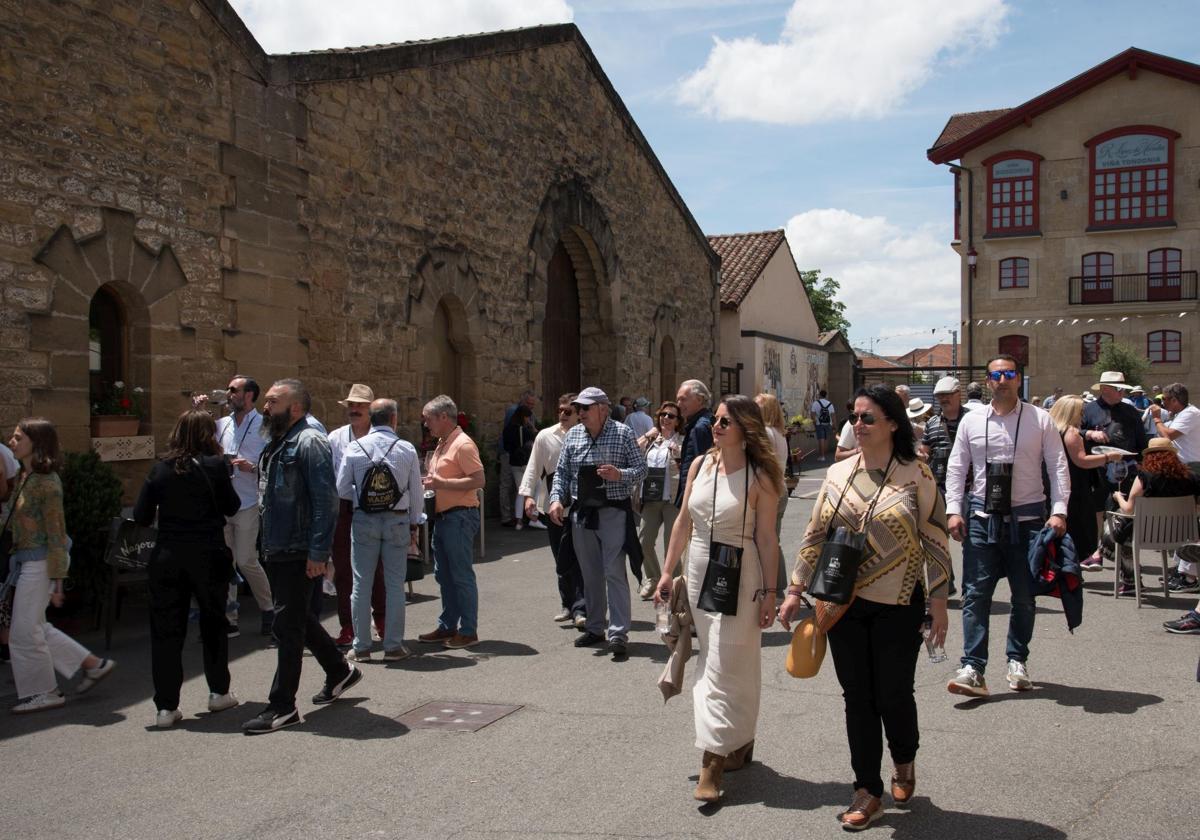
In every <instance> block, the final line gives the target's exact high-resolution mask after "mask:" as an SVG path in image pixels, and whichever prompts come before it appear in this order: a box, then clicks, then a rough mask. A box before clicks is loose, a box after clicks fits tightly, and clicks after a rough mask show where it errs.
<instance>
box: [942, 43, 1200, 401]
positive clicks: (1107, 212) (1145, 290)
mask: <svg viewBox="0 0 1200 840" xmlns="http://www.w3.org/2000/svg"><path fill="white" fill-rule="evenodd" d="M1198 94H1200V65H1195V64H1189V63H1187V62H1184V61H1178V60H1176V59H1173V58H1168V57H1166V56H1162V55H1157V54H1155V53H1150V52H1146V51H1144V50H1139V49H1130V50H1127V51H1125V52H1123V53H1121V54H1119V55H1117V56H1114V57H1113V58H1111V59H1109V60H1108V61H1105V62H1104V63H1102V64H1099V65H1097V66H1096V67H1093V68H1092V69H1090V70H1088V71H1086V72H1085V73H1083V74H1081V75H1079V76H1076V77H1075V78H1074V79H1071V80H1069V81H1067V82H1064V83H1062V84H1061V85H1059V86H1058V87H1056V88H1053V89H1052V90H1049V91H1047V92H1046V93H1043V94H1041V95H1040V96H1037V97H1035V98H1033V99H1031V100H1029V101H1028V102H1026V103H1024V104H1023V105H1020V106H1018V107H1016V108H1011V109H1001V110H995V111H983V112H975V113H967V114H955V115H954V116H952V117H951V118H950V120H949V121H948V122H947V124H946V127H945V128H944V129H943V131H942V133H941V135H940V136H939V137H938V139H937V141H936V142H935V143H934V145H933V148H932V149H930V150H929V152H928V157H929V160H931V161H932V162H934V163H938V164H951V169H952V171H953V172H954V178H955V185H956V190H955V196H956V199H955V227H954V230H955V242H954V248H955V250H957V251H958V253H959V254H960V256H961V257H962V275H961V276H962V330H963V332H962V335H963V337H964V338H965V346H964V352H965V356H966V360H965V361H966V363H967V364H975V365H981V364H983V363H984V362H986V361H987V359H988V357H989V356H991V355H993V354H995V353H997V352H1006V353H1011V354H1012V355H1013V356H1015V357H1017V358H1018V359H1019V360H1021V362H1022V363H1023V364H1024V365H1025V370H1026V379H1027V387H1028V391H1029V394H1030V395H1032V394H1047V393H1050V392H1051V391H1052V390H1053V389H1054V388H1055V386H1062V387H1064V388H1065V389H1066V390H1067V391H1072V392H1079V391H1082V390H1084V389H1086V388H1088V387H1090V386H1091V385H1092V384H1093V383H1094V382H1095V381H1096V379H1095V375H1094V373H1093V364H1094V362H1095V360H1096V354H1097V353H1098V352H1099V349H1100V348H1101V347H1102V346H1103V345H1104V344H1105V343H1106V342H1109V341H1114V340H1116V341H1120V342H1123V343H1126V344H1129V345H1132V346H1133V347H1134V348H1136V349H1138V350H1140V351H1141V352H1142V353H1144V354H1145V355H1146V356H1147V357H1148V358H1149V359H1150V361H1151V363H1152V365H1151V373H1150V379H1151V381H1149V382H1146V383H1144V384H1145V386H1146V387H1149V386H1150V385H1151V384H1162V385H1165V384H1167V383H1169V382H1172V381H1175V380H1181V381H1183V382H1191V383H1193V384H1194V383H1195V378H1194V375H1195V374H1196V373H1197V372H1200V343H1198V342H1197V340H1196V335H1197V321H1196V315H1197V306H1196V299H1197V280H1196V278H1197V265H1200V192H1198V191H1197V187H1196V184H1197V176H1198V173H1200V109H1197V107H1196V102H1197V95H1198ZM955 161H957V165H954V163H953V162H955Z"/></svg>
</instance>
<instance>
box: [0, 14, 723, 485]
mask: <svg viewBox="0 0 1200 840" xmlns="http://www.w3.org/2000/svg"><path fill="white" fill-rule="evenodd" d="M0 37H2V38H3V42H4V44H5V47H6V48H5V50H3V51H0V290H2V297H0V348H2V350H3V352H2V353H0V426H3V427H6V428H7V427H11V425H12V424H13V423H14V422H15V421H16V420H17V419H19V418H20V417H22V416H24V415H27V414H29V413H38V414H45V415H47V416H49V417H51V418H52V419H54V420H55V421H56V422H57V423H58V424H59V426H60V429H61V430H62V434H63V439H64V444H65V445H66V446H67V448H70V449H83V448H86V447H87V446H88V435H89V433H88V429H87V422H88V363H87V351H88V347H87V339H88V332H87V318H88V306H89V302H90V300H91V297H92V295H93V294H94V293H95V292H96V290H97V289H98V288H99V287H101V286H108V288H109V289H111V290H112V291H113V292H114V294H115V295H116V296H117V297H118V299H119V300H120V302H121V304H122V307H123V308H124V310H125V313H126V319H127V322H128V328H129V329H128V334H129V346H128V348H127V364H126V378H127V379H128V380H129V384H131V385H141V386H143V387H146V388H148V390H149V395H150V398H149V403H150V406H149V416H148V417H147V418H146V421H145V422H144V423H143V427H142V433H143V434H153V435H155V437H156V439H157V440H158V441H159V442H160V444H161V442H162V441H164V440H165V436H166V433H167V432H168V431H169V429H170V426H171V424H172V423H173V421H174V418H175V417H176V416H177V414H178V412H179V411H180V410H181V409H182V408H183V407H184V406H185V405H186V403H187V400H186V395H187V394H188V393H190V392H191V391H193V390H196V391H201V390H203V391H207V390H208V389H210V388H213V387H219V386H222V385H224V384H225V382H226V381H227V378H228V377H229V376H230V375H232V374H233V373H234V372H243V373H247V374H250V375H252V376H255V377H256V378H258V379H259V380H260V381H261V382H263V383H264V384H266V383H269V382H270V381H272V380H274V379H276V378H278V377H281V376H290V375H299V376H301V377H302V378H304V379H306V380H307V381H308V382H309V383H310V384H311V386H312V387H313V392H314V399H315V406H314V412H315V413H316V414H317V415H318V416H319V417H321V418H322V419H324V420H325V421H327V423H328V424H330V425H336V424H338V423H340V417H339V415H340V408H339V407H338V406H337V405H336V404H335V401H336V400H337V399H339V398H340V397H342V396H344V394H345V390H346V388H347V386H348V384H349V383H351V382H354V381H361V382H367V383H369V384H371V385H372V386H373V387H374V388H375V390H376V392H377V393H379V394H381V395H382V394H387V395H390V396H395V397H397V398H399V399H400V401H401V406H402V414H403V417H402V422H403V423H404V424H405V426H406V428H407V430H408V431H409V432H410V434H411V433H414V432H415V430H416V423H417V421H418V417H419V408H420V402H421V400H422V399H423V398H424V397H426V396H429V395H426V394H423V393H421V387H422V386H421V381H422V377H421V366H422V358H423V356H422V347H423V344H424V342H426V341H427V339H428V337H429V336H428V327H429V325H430V324H431V323H432V318H433V313H434V312H435V310H436V308H437V306H438V304H439V302H441V303H443V304H444V306H445V308H446V310H447V311H449V312H450V314H451V321H452V325H451V333H452V337H451V341H452V343H453V345H454V349H455V351H456V352H457V353H458V357H459V360H460V364H461V369H460V373H461V377H460V378H461V381H462V390H463V393H462V394H456V395H454V396H456V397H458V398H459V400H460V402H462V403H463V405H464V407H465V408H467V409H468V410H469V411H470V412H471V413H472V414H474V415H476V416H478V417H479V418H480V419H481V421H482V422H481V428H483V429H484V430H486V432H487V433H488V434H489V435H492V434H494V431H493V429H492V427H493V426H494V425H496V421H498V418H499V417H500V415H501V413H502V410H503V406H504V405H505V404H506V403H508V402H510V401H511V400H512V399H513V397H514V396H515V395H516V394H517V393H518V392H520V391H521V390H523V389H524V388H526V387H529V386H530V385H534V386H535V388H536V386H537V383H540V382H541V364H542V354H541V321H542V318H543V316H544V307H545V300H546V265H547V263H548V261H549V257H550V254H551V253H552V252H553V249H554V247H555V246H556V245H557V244H558V242H559V241H560V240H561V241H562V242H563V244H564V245H565V246H566V248H567V250H568V252H569V253H570V256H571V259H572V263H573V265H574V268H575V274H576V277H577V278H578V281H579V286H580V300H581V336H582V343H583V367H584V376H585V378H587V379H588V380H589V381H588V382H587V383H581V384H600V385H602V386H603V387H606V388H608V389H610V390H611V391H613V392H614V395H615V393H616V392H620V393H626V392H629V393H636V392H640V391H643V390H653V389H654V388H655V387H656V386H657V384H658V379H657V376H658V371H657V369H656V366H657V365H658V360H659V346H660V344H661V343H662V342H663V341H664V339H666V338H667V337H670V338H671V339H672V341H673V342H674V347H675V357H676V359H677V361H676V369H677V371H678V375H679V378H681V379H682V378H686V377H691V376H695V377H697V378H702V379H712V378H714V377H715V370H716V367H717V361H716V340H715V335H716V332H717V330H716V319H717V309H716V306H717V301H716V294H715V288H716V283H717V267H716V259H715V255H713V254H712V252H711V250H710V249H709V248H708V245H707V243H706V242H705V241H704V239H703V236H702V235H701V233H700V231H699V229H698V228H697V226H696V224H695V221H694V220H693V219H692V217H691V215H690V214H689V213H688V212H687V209H686V207H685V206H684V205H683V203H682V200H681V199H680V198H679V196H678V194H677V193H676V192H675V190H674V187H673V186H672V185H671V184H670V181H669V180H668V179H667V177H666V175H665V173H664V172H663V171H662V169H661V166H660V165H659V164H658V162H657V160H656V159H655V158H654V155H653V152H652V151H650V149H649V146H648V145H647V144H646V143H645V140H644V138H643V137H642V135H641V133H640V131H639V130H638V129H637V126H636V125H635V124H634V123H633V121H632V118H631V117H629V115H628V112H627V111H625V109H624V106H623V105H622V104H621V103H620V100H619V98H617V96H616V94H615V92H614V91H613V90H612V88H611V85H609V83H608V81H607V79H606V78H605V77H604V74H603V71H602V70H601V69H600V68H599V65H598V64H597V63H596V61H595V58H594V56H593V55H592V54H591V52H590V50H589V49H588V47H587V45H586V43H585V42H584V41H583V39H582V37H581V36H580V35H579V33H578V31H577V30H576V29H575V28H574V27H573V26H570V25H566V26H559V27H541V28H538V29H534V30H522V31H518V32H512V33H499V34H496V35H490V36H476V37H471V38H461V39H448V40H445V41H439V42H432V43H429V44H413V45H401V46H399V47H395V48H387V49H377V50H364V51H338V52H335V53H319V54H306V55H295V56H267V55H266V54H265V53H263V52H262V50H261V48H260V47H259V46H258V44H257V43H256V42H255V41H254V38H253V36H252V35H251V34H250V33H249V32H248V31H247V30H246V29H245V27H244V25H243V24H242V23H241V21H240V20H239V19H238V18H237V16H236V14H234V13H233V11H232V9H231V8H230V7H229V6H228V5H227V3H226V2H225V0H195V1H194V2H189V0H147V2H134V0H112V2H106V3H99V2H90V0H74V2H66V1H64V2H60V3H53V4H50V3H34V4H25V3H18V2H16V0H0ZM145 467H146V465H145V464H144V463H141V464H130V465H127V466H126V468H125V476H126V478H127V479H128V480H129V481H130V482H133V481H135V480H137V479H138V478H139V477H140V475H142V474H144V471H145ZM130 486H132V484H131V485H130Z"/></svg>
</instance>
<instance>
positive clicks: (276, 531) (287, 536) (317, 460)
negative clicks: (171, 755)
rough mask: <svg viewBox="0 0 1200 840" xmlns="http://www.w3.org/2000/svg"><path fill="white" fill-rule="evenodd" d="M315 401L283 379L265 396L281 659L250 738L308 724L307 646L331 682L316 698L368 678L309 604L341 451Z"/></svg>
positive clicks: (267, 550) (267, 506) (267, 553)
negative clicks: (304, 719)
mask: <svg viewBox="0 0 1200 840" xmlns="http://www.w3.org/2000/svg"><path fill="white" fill-rule="evenodd" d="M311 404H312V399H311V397H310V396H309V394H308V390H307V389H306V388H305V387H304V384H303V383H302V382H300V381H299V380H298V379H281V380H279V381H278V382H276V383H275V384H274V385H272V386H271V390H269V391H267V396H266V398H265V400H264V404H263V411H264V417H265V422H264V423H263V429H264V434H266V435H269V439H270V443H268V445H267V448H266V449H264V450H263V453H262V457H261V458H260V460H259V465H258V467H259V469H258V475H259V492H260V496H261V505H262V528H261V530H260V533H261V535H262V536H261V541H262V553H263V568H264V569H266V571H267V577H268V578H269V579H270V581H271V594H272V596H273V598H274V601H275V631H274V635H275V641H276V642H277V643H278V660H277V665H276V669H275V680H274V682H273V683H272V685H271V693H270V695H269V697H268V703H267V707H266V709H264V710H263V712H262V713H261V714H260V715H259V716H258V717H256V718H254V719H253V720H249V721H246V723H244V724H243V725H242V731H244V732H245V733H246V734H247V735H258V734H262V733H266V732H274V731H276V730H278V729H283V728H284V727H286V726H292V725H294V724H297V723H300V720H301V718H300V713H299V712H298V711H297V710H296V691H297V690H298V689H299V686H300V669H301V663H302V661H303V656H304V648H305V647H307V648H308V649H309V650H310V651H312V654H313V656H314V657H315V658H316V660H317V662H318V663H320V665H321V667H322V668H323V669H324V670H325V687H324V688H323V689H321V691H319V692H317V694H316V695H314V696H313V698H312V701H313V703H315V704H317V705H321V704H325V703H332V702H333V701H334V700H336V699H337V698H338V697H340V696H341V694H342V693H343V692H344V691H346V689H348V688H350V686H352V685H354V684H355V683H357V682H358V681H359V680H361V679H362V672H361V671H360V670H358V668H356V667H355V666H354V665H351V664H349V663H347V662H346V660H345V658H344V657H343V656H342V654H341V652H340V651H339V650H338V648H337V645H335V644H334V642H333V639H332V638H330V636H329V634H328V633H326V632H325V628H324V627H322V626H321V622H320V620H319V619H318V617H317V616H315V615H313V614H312V612H311V611H310V610H309V609H308V605H309V602H310V601H311V600H312V594H313V587H314V586H319V585H320V583H321V579H322V577H324V575H325V565H326V564H327V563H328V562H329V552H330V546H331V545H332V543H333V529H334V525H335V522H336V514H337V490H336V487H335V485H334V476H333V456H332V454H331V452H330V449H329V441H328V439H327V438H326V436H325V435H324V434H322V433H321V432H319V431H317V430H316V429H314V428H313V427H312V426H310V425H309V424H308V422H307V421H306V419H305V417H306V414H307V412H308V409H309V406H310V405H311Z"/></svg>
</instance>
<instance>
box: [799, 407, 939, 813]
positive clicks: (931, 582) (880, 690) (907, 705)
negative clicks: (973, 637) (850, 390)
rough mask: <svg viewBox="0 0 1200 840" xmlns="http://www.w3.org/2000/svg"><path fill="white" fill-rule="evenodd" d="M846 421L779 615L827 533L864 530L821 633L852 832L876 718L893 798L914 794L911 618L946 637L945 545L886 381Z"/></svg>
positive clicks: (914, 635) (935, 500)
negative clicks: (854, 566) (843, 604)
mask: <svg viewBox="0 0 1200 840" xmlns="http://www.w3.org/2000/svg"><path fill="white" fill-rule="evenodd" d="M849 420H850V422H851V423H853V424H854V436H855V438H856V440H857V442H858V447H859V453H858V455H856V456H855V457H853V458H848V459H846V460H843V461H839V462H838V463H836V464H834V465H833V466H832V467H830V468H829V471H828V472H827V473H826V476H825V483H824V484H823V485H822V487H821V492H820V495H819V497H818V499H817V504H816V506H815V507H814V508H813V512H812V518H811V520H810V522H809V525H808V529H807V530H806V531H805V534H804V538H803V540H802V542H801V546H800V554H799V556H798V557H797V558H796V566H795V569H794V570H793V571H792V578H791V584H790V585H789V586H788V590H787V597H786V598H785V599H784V602H783V606H782V607H781V608H780V610H779V619H780V622H781V623H782V624H783V626H784V627H785V628H788V629H790V623H791V621H792V620H793V619H794V618H795V617H796V614H797V613H798V612H799V611H800V606H801V600H800V595H801V594H802V593H803V592H804V590H805V589H806V588H807V585H808V581H809V579H810V578H811V576H812V574H813V570H814V569H815V568H816V566H817V561H818V558H819V557H820V556H821V552H822V549H823V548H824V546H825V542H826V540H827V539H828V538H829V536H830V535H831V534H832V533H833V531H834V529H836V528H837V527H839V526H841V527H845V528H846V529H848V530H851V531H853V532H856V533H861V534H864V535H865V537H866V540H865V547H864V549H863V555H862V560H861V563H860V565H859V567H858V577H857V581H856V583H855V589H854V593H855V597H854V599H853V600H852V601H851V603H850V607H849V609H848V610H847V611H846V613H845V614H844V615H843V616H842V617H841V619H840V620H839V621H838V622H837V623H836V624H835V625H834V626H833V627H832V628H831V629H830V630H829V649H830V651H831V655H832V657H833V665H834V668H835V669H836V671H837V677H838V682H839V683H840V684H841V686H842V696H843V697H844V699H845V708H846V733H847V736H848V738H849V742H850V766H851V768H852V769H853V771H854V798H853V800H852V801H851V803H850V807H849V808H847V809H846V810H845V811H844V812H842V813H841V814H840V815H839V819H840V820H841V823H842V827H843V828H845V829H847V830H851V831H858V830H861V829H864V828H866V827H867V826H869V825H870V824H871V823H872V822H874V821H875V820H876V819H878V818H879V817H880V816H882V815H883V802H882V796H883V779H882V777H881V775H880V764H881V763H882V760H883V741H882V739H881V738H880V727H881V726H882V728H883V731H884V732H885V733H886V734H887V744H888V747H889V749H890V750H891V754H892V762H893V763H894V766H895V770H894V772H893V773H892V780H891V794H892V799H893V800H894V801H895V802H896V803H897V804H903V803H906V802H908V801H909V800H910V799H912V796H913V790H914V788H915V785H916V774H915V772H914V767H913V762H914V759H915V758H916V755H917V746H918V741H919V734H918V730H917V704H916V699H915V698H914V696H913V681H914V677H915V674H916V667H917V653H918V651H919V650H920V647H921V626H922V623H923V621H924V618H925V614H926V609H928V611H929V614H930V616H931V617H932V627H931V629H930V636H931V640H932V641H933V642H934V643H936V644H939V645H940V644H943V643H944V640H945V637H946V625H947V617H946V596H947V592H948V585H949V581H950V551H949V542H948V539H947V533H946V511H945V507H944V503H943V502H942V496H941V493H939V492H938V487H937V482H936V481H935V480H934V477H933V473H932V472H930V470H929V467H927V466H926V465H925V464H923V463H922V462H921V461H919V460H917V453H916V449H915V445H914V442H913V433H912V425H911V424H910V423H909V420H908V414H907V410H906V406H905V405H903V404H902V403H901V402H900V398H899V397H898V396H897V395H896V392H895V391H893V390H892V389H891V388H890V387H888V386H886V385H872V386H870V387H869V388H865V389H863V390H860V391H859V392H858V394H857V396H856V397H855V400H854V410H853V411H852V412H851V413H850V417H849ZM927 602H928V603H927Z"/></svg>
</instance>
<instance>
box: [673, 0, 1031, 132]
mask: <svg viewBox="0 0 1200 840" xmlns="http://www.w3.org/2000/svg"><path fill="white" fill-rule="evenodd" d="M1005 2H1006V0H960V2H957V3H943V2H940V0H904V2H902V3H897V2H895V0H795V2H794V3H793V4H792V7H791V9H790V10H789V11H788V14H787V19H786V21H785V23H784V27H783V32H782V33H781V35H780V38H779V40H778V41H777V42H775V43H770V44H764V43H763V42H762V41H760V40H758V39H757V38H737V39H735V40H732V41H726V40H723V39H721V38H714V39H713V40H714V46H713V49H712V52H710V53H709V56H708V60H707V62H705V65H704V67H702V68H700V69H699V70H697V71H695V72H694V73H692V74H691V75H689V76H688V77H687V78H685V79H684V80H683V81H682V82H681V83H680V86H679V90H678V96H679V100H680V101H681V102H683V103H684V104H687V105H691V106H694V107H695V108H698V109H699V110H700V111H701V112H703V113H705V114H707V115H710V116H714V117H717V118H718V119H723V120H752V121H758V122H768V123H785V124H794V125H805V124H811V123H820V122H828V121H830V120H836V119H846V118H851V119H863V118H878V117H881V116H884V115H886V114H887V113H889V112H891V111H893V110H894V109H895V108H896V107H897V106H899V105H900V104H901V103H902V102H903V101H904V98H905V97H906V96H907V95H908V94H910V93H912V92H913V91H914V90H916V89H917V88H919V87H921V85H923V84H924V83H925V82H926V81H927V80H928V79H929V77H930V76H931V75H932V74H933V72H934V70H935V67H936V66H937V64H938V62H939V61H945V62H952V61H954V60H957V59H959V58H961V57H963V56H966V55H969V54H971V53H973V52H976V51H978V50H981V49H986V48H989V47H991V46H993V45H994V44H995V43H996V41H997V40H998V38H999V36H1000V35H1001V34H1002V32H1003V31H1004V18H1005V15H1006V14H1007V13H1008V11H1009V10H1008V7H1007V6H1006V5H1005Z"/></svg>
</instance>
